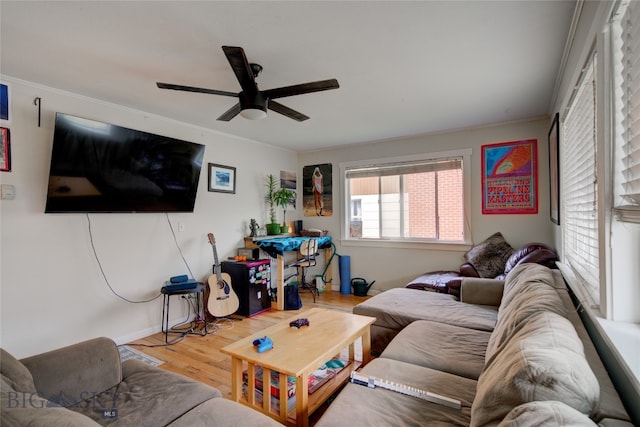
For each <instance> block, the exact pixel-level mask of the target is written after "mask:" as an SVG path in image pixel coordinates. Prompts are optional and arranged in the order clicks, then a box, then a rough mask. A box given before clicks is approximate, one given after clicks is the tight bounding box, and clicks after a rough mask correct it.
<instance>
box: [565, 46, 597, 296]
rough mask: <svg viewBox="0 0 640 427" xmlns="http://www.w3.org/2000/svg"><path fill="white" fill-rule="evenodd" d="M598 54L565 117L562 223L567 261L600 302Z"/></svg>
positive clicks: (585, 72) (585, 74)
mask: <svg viewBox="0 0 640 427" xmlns="http://www.w3.org/2000/svg"><path fill="white" fill-rule="evenodd" d="M595 66H596V57H595V55H594V56H593V57H592V58H591V59H590V61H589V63H588V65H587V67H586V68H585V70H584V72H583V75H582V78H581V80H580V83H579V85H578V87H577V89H576V92H575V94H574V97H573V99H572V101H571V103H570V105H569V108H568V111H567V113H566V116H565V118H564V120H563V126H562V135H561V138H560V150H561V155H560V159H561V165H560V173H561V182H562V193H563V194H564V196H563V203H562V216H563V218H565V221H564V223H565V224H564V226H563V227H562V234H563V246H564V253H565V258H566V261H568V263H569V264H570V266H571V268H572V269H573V270H574V271H575V272H576V274H577V275H578V276H580V278H581V279H582V281H583V285H584V286H585V289H586V290H587V293H588V294H589V295H590V296H591V298H592V299H593V302H594V303H596V304H598V303H599V290H598V289H599V286H598V283H599V254H598V209H597V206H598V198H597V195H598V194H597V189H596V183H597V170H596V154H597V148H596V87H595V84H596V81H595Z"/></svg>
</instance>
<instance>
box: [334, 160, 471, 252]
mask: <svg viewBox="0 0 640 427" xmlns="http://www.w3.org/2000/svg"><path fill="white" fill-rule="evenodd" d="M465 156H467V159H466V160H465ZM469 156H470V150H465V151H464V152H462V151H461V152H456V153H441V154H439V155H431V156H427V157H415V156H410V157H406V158H398V159H390V160H385V161H384V162H380V163H377V162H376V161H370V162H358V163H350V164H343V165H341V173H342V176H343V182H344V187H345V188H344V190H345V191H344V194H345V197H346V200H345V203H344V206H346V207H348V211H347V212H345V233H344V235H345V238H347V239H350V240H365V239H366V240H379V241H389V240H392V241H406V242H410V241H412V242H452V243H463V242H465V240H466V239H465V237H466V235H465V205H466V203H465V191H464V188H465V176H464V175H465V174H464V169H463V164H465V161H468V157H469Z"/></svg>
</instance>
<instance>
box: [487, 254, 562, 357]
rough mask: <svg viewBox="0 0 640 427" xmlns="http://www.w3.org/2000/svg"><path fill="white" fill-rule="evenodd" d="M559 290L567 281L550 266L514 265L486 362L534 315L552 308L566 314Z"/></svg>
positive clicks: (505, 285) (506, 284)
mask: <svg viewBox="0 0 640 427" xmlns="http://www.w3.org/2000/svg"><path fill="white" fill-rule="evenodd" d="M560 292H561V293H563V294H566V292H567V289H566V287H565V285H564V283H562V282H558V281H557V280H556V276H555V275H554V274H553V272H552V271H551V270H550V269H548V268H547V267H544V266H541V265H538V264H521V265H519V266H517V267H516V268H515V269H513V270H512V271H511V272H510V273H509V275H508V276H507V279H506V281H505V284H504V289H503V294H502V301H501V303H500V307H499V308H498V319H497V322H496V327H495V329H494V331H493V333H492V334H491V338H490V339H489V345H488V346H487V355H486V357H487V363H488V362H490V360H491V358H492V357H493V355H494V354H495V353H496V352H498V351H499V349H500V347H501V346H502V345H503V344H504V343H505V342H507V341H508V340H509V339H510V337H511V336H512V335H513V334H514V333H515V332H516V331H517V330H518V328H519V327H521V326H522V325H523V324H524V322H526V320H527V319H529V318H530V317H531V316H533V315H535V314H537V313H539V312H540V311H550V312H553V313H557V314H559V315H561V316H564V317H566V316H567V314H568V313H569V307H567V305H566V303H565V301H563V299H562V298H561V296H560Z"/></svg>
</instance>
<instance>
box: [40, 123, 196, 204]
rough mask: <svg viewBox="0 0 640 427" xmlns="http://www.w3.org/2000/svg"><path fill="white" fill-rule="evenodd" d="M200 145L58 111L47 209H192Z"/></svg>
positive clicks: (194, 198)
mask: <svg viewBox="0 0 640 427" xmlns="http://www.w3.org/2000/svg"><path fill="white" fill-rule="evenodd" d="M204 149H205V147H204V145H201V144H195V143H192V142H187V141H181V140H179V139H174V138H169V137H166V136H160V135H154V134H151V133H147V132H142V131H138V130H133V129H127V128H124V127H120V126H116V125H112V124H109V123H103V122H99V121H95V120H88V119H84V118H80V117H75V116H71V115H68V114H63V113H56V122H55V130H54V133H53V147H52V152H51V167H50V169H49V185H48V191H47V202H46V207H45V212H46V213H73V212H83V213H84V212H193V206H194V204H195V200H196V192H197V188H198V180H199V179H200V170H201V168H202V159H203V157H204Z"/></svg>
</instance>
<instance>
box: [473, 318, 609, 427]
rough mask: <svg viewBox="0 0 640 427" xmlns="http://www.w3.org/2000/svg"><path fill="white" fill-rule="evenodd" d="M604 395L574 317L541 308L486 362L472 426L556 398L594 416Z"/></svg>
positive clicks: (497, 419)
mask: <svg viewBox="0 0 640 427" xmlns="http://www.w3.org/2000/svg"><path fill="white" fill-rule="evenodd" d="M599 394H600V388H599V385H598V380H597V379H596V377H595V375H594V374H593V371H592V370H591V368H590V367H589V364H588V362H587V360H586V359H585V356H584V352H583V346H582V342H581V341H580V338H579V337H578V335H577V333H576V331H575V329H574V328H573V326H572V325H571V322H569V320H567V319H566V318H564V317H562V316H560V315H558V314H555V313H551V312H540V313H538V314H537V315H535V316H532V317H531V318H530V319H529V320H528V321H527V322H525V324H524V325H523V326H522V327H521V328H520V329H519V330H518V331H517V332H516V333H515V334H514V335H513V336H512V337H511V338H510V340H509V342H508V343H507V345H505V346H504V348H502V350H501V351H500V352H499V353H497V354H496V355H495V357H494V358H493V359H492V360H491V361H490V362H489V363H488V364H487V365H486V366H485V370H484V371H483V372H482V374H481V375H480V378H479V379H478V386H477V394H476V398H475V400H474V402H473V407H472V409H471V421H472V422H471V425H475V426H478V425H485V424H487V423H494V422H495V423H497V422H499V421H500V420H502V419H503V418H504V417H505V416H506V415H507V414H508V413H509V412H510V411H511V410H512V409H513V408H515V407H516V406H518V405H521V404H523V403H527V402H531V401H544V400H556V401H560V402H563V403H565V404H567V405H569V406H571V407H572V408H574V409H576V410H578V411H580V412H582V413H584V414H589V415H591V414H592V413H593V412H594V411H595V409H596V407H597V404H598V399H599Z"/></svg>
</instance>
